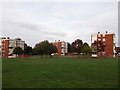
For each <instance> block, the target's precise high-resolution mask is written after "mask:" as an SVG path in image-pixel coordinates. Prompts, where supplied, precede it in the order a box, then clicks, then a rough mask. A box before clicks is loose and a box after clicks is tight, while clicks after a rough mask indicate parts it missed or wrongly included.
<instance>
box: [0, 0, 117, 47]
mask: <svg viewBox="0 0 120 90" xmlns="http://www.w3.org/2000/svg"><path fill="white" fill-rule="evenodd" d="M30 1H31V0H30ZM45 1H46V0H45ZM71 1H73V0H70V1H66V2H55V1H54V2H48V0H47V1H46V2H4V3H2V6H0V8H1V10H2V13H1V15H2V16H1V17H2V19H1V21H2V25H1V26H2V36H9V37H10V38H16V37H19V38H21V39H23V40H25V41H26V43H27V44H28V45H31V46H34V45H35V44H36V43H38V42H41V41H43V40H46V39H47V40H49V41H50V42H53V41H55V40H61V41H67V42H69V43H71V42H73V41H74V40H76V39H81V40H83V42H87V43H89V44H90V43H91V35H92V34H97V32H101V33H105V32H106V31H108V33H115V34H116V43H117V44H118V39H117V38H118V3H117V2H97V0H96V1H95V0H94V1H93V2H76V1H74V2H71ZM110 1H112V0H110Z"/></svg>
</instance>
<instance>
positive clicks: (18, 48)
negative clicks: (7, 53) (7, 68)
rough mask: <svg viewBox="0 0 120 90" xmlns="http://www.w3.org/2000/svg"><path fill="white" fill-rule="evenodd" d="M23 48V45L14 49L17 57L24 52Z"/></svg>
mask: <svg viewBox="0 0 120 90" xmlns="http://www.w3.org/2000/svg"><path fill="white" fill-rule="evenodd" d="M23 52H24V51H23V49H22V48H21V47H15V48H14V50H13V53H14V54H16V57H17V56H19V55H20V54H23Z"/></svg>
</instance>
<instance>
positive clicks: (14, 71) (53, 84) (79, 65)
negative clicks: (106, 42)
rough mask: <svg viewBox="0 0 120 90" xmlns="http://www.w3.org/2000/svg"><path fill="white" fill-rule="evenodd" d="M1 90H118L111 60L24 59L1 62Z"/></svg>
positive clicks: (113, 62) (116, 69)
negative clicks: (101, 89)
mask: <svg viewBox="0 0 120 90" xmlns="http://www.w3.org/2000/svg"><path fill="white" fill-rule="evenodd" d="M2 74H3V76H2V87H3V88H117V86H118V60H117V59H113V58H106V59H97V58H42V59H41V58H24V59H20V58H17V59H3V60H2Z"/></svg>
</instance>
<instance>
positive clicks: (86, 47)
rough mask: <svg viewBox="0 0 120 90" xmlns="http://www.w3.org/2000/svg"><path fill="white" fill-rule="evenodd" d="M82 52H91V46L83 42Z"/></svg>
mask: <svg viewBox="0 0 120 90" xmlns="http://www.w3.org/2000/svg"><path fill="white" fill-rule="evenodd" d="M82 53H84V54H90V53H91V48H90V46H89V45H88V44H87V43H84V44H83V48H82Z"/></svg>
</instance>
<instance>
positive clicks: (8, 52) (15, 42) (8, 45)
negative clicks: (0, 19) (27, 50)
mask: <svg viewBox="0 0 120 90" xmlns="http://www.w3.org/2000/svg"><path fill="white" fill-rule="evenodd" d="M0 41H1V42H0V56H1V57H5V58H8V57H9V56H12V55H13V50H14V48H15V47H18V46H19V47H21V48H22V49H23V50H24V44H25V41H23V40H21V39H20V38H16V39H10V38H9V37H3V38H0Z"/></svg>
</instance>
